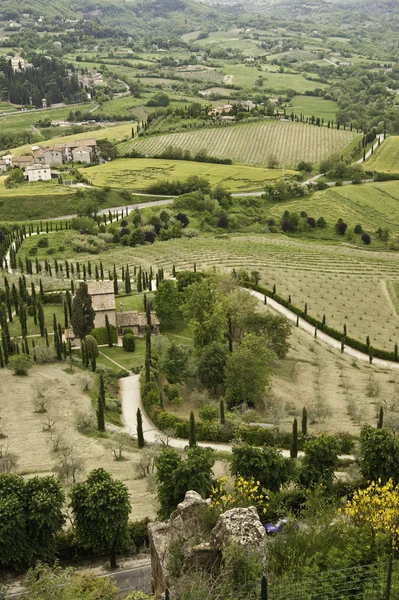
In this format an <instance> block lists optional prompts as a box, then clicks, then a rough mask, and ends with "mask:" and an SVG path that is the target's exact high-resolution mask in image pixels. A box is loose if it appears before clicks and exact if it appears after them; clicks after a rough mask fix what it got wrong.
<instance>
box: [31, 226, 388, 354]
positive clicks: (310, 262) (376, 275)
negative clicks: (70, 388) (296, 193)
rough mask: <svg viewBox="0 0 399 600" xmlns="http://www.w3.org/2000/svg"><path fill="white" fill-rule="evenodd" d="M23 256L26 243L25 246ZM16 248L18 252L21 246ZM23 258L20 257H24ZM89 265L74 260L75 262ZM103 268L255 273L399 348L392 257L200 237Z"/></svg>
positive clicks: (336, 322) (121, 252) (118, 254)
mask: <svg viewBox="0 0 399 600" xmlns="http://www.w3.org/2000/svg"><path fill="white" fill-rule="evenodd" d="M25 243H26V244H27V246H26V247H25V249H27V248H28V245H29V243H30V240H27V241H26V242H25ZM23 247H24V246H23ZM24 251H25V250H24ZM88 259H90V260H93V259H92V257H90V256H88V255H84V254H82V255H80V256H79V260H81V261H86V262H87V260H88ZM101 259H102V261H103V263H104V267H105V268H107V269H108V268H111V269H112V267H113V264H114V263H115V264H117V265H122V264H130V265H139V264H141V265H143V267H146V268H147V267H149V266H150V265H152V266H153V267H154V268H158V267H164V269H165V274H166V275H167V276H168V275H169V274H170V273H171V267H172V264H175V265H176V267H177V268H179V269H185V268H192V267H193V264H194V262H196V264H197V268H198V269H206V268H211V267H216V268H217V269H222V270H227V271H229V272H230V271H231V269H233V268H235V269H245V270H246V271H249V272H251V271H252V270H257V271H259V272H260V273H261V282H262V283H263V284H264V285H267V286H269V287H272V286H273V284H276V286H277V292H278V293H279V294H281V295H282V296H284V297H285V298H288V295H289V294H290V295H291V298H292V302H293V303H294V304H296V305H297V306H299V307H303V306H304V304H305V302H307V303H308V312H309V314H311V315H314V316H317V317H319V318H320V319H321V318H322V316H323V314H325V315H326V319H327V324H329V325H331V326H334V327H336V328H337V329H340V328H343V325H344V323H346V324H347V328H348V335H349V336H353V337H356V338H358V339H361V340H363V341H365V339H366V336H367V335H369V336H370V339H371V343H372V344H373V345H375V346H376V347H383V348H386V349H390V350H392V349H393V346H394V344H395V342H398V343H399V316H398V314H397V312H396V310H395V308H394V306H393V304H392V301H391V299H390V297H389V294H388V291H387V284H388V287H389V285H390V283H389V282H395V281H396V282H398V281H399V254H395V253H389V252H375V251H371V250H364V249H362V248H356V247H351V246H350V245H349V244H345V243H342V244H341V243H339V244H337V243H336V244H321V243H316V242H314V241H307V240H299V239H290V238H287V237H285V236H282V235H279V234H274V235H251V234H246V235H237V234H231V235H226V236H223V237H220V236H218V237H213V236H201V237H197V238H194V239H192V240H184V239H180V240H170V241H168V242H156V243H155V244H153V245H151V246H145V247H135V248H125V247H122V246H119V247H116V248H114V249H113V250H111V251H109V252H106V253H103V254H102V255H101Z"/></svg>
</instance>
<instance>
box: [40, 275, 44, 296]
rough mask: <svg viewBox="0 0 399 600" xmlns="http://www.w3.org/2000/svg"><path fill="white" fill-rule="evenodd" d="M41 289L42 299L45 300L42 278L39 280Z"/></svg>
mask: <svg viewBox="0 0 399 600" xmlns="http://www.w3.org/2000/svg"><path fill="white" fill-rule="evenodd" d="M39 290H40V298H41V299H42V300H44V288H43V282H42V280H41V279H40V280H39Z"/></svg>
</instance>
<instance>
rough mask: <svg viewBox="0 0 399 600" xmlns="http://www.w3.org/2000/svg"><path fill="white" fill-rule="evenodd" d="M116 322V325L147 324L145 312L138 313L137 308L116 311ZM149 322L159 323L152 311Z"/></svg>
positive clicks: (132, 325) (141, 325) (140, 325)
mask: <svg viewBox="0 0 399 600" xmlns="http://www.w3.org/2000/svg"><path fill="white" fill-rule="evenodd" d="M116 324H117V326H118V327H134V326H138V327H145V326H146V325H147V315H146V314H145V313H139V312H137V310H127V311H124V312H117V313H116ZM151 324H152V325H159V324H160V323H159V319H158V317H157V315H156V314H155V313H154V312H152V313H151Z"/></svg>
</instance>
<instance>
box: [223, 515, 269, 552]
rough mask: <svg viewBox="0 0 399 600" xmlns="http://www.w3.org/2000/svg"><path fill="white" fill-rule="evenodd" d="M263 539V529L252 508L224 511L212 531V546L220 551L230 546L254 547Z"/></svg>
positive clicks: (264, 534) (264, 536)
mask: <svg viewBox="0 0 399 600" xmlns="http://www.w3.org/2000/svg"><path fill="white" fill-rule="evenodd" d="M265 538H266V532H265V528H264V527H263V525H262V523H261V522H260V520H259V516H258V513H257V511H256V508H255V507H254V506H251V507H249V508H232V509H231V510H228V511H226V512H225V513H223V514H221V515H220V517H219V519H218V522H217V523H216V526H215V527H214V529H213V531H212V544H213V546H214V547H215V548H219V549H221V550H223V548H225V547H226V546H230V545H231V544H240V546H253V547H256V546H259V545H260V544H262V543H263V542H264V540H265Z"/></svg>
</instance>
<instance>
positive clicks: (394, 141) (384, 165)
mask: <svg viewBox="0 0 399 600" xmlns="http://www.w3.org/2000/svg"><path fill="white" fill-rule="evenodd" d="M367 168H368V169H375V170H376V171H384V172H385V173H399V136H393V137H390V138H388V139H387V140H385V142H384V143H383V144H382V145H381V148H378V150H376V152H375V154H374V156H372V157H371V158H370V159H369V160H368V162H367Z"/></svg>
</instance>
